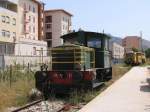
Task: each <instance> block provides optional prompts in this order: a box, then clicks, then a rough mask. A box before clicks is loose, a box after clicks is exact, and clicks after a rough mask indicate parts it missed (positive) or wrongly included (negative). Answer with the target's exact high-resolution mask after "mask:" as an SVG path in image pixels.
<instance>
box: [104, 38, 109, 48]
mask: <svg viewBox="0 0 150 112" xmlns="http://www.w3.org/2000/svg"><path fill="white" fill-rule="evenodd" d="M108 45H109V40H108V39H105V50H108V49H109V46H108Z"/></svg>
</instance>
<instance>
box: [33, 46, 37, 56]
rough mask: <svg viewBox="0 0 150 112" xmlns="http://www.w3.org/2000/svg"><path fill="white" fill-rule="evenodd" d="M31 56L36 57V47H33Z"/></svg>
mask: <svg viewBox="0 0 150 112" xmlns="http://www.w3.org/2000/svg"><path fill="white" fill-rule="evenodd" d="M33 55H36V47H33Z"/></svg>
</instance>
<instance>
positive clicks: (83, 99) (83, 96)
mask: <svg viewBox="0 0 150 112" xmlns="http://www.w3.org/2000/svg"><path fill="white" fill-rule="evenodd" d="M130 68H131V67H130V66H126V65H114V66H113V68H112V69H113V73H112V75H113V78H112V79H111V80H110V81H108V82H105V85H104V86H103V87H101V88H98V89H97V90H93V91H88V92H86V93H85V92H80V93H77V92H74V93H72V95H71V97H70V99H69V102H70V103H73V104H79V103H88V102H89V101H91V100H92V99H93V98H95V97H96V96H97V95H99V94H100V93H101V92H103V91H104V90H105V89H107V87H109V86H110V85H111V84H113V83H114V82H115V81H116V80H118V79H119V78H121V77H122V76H123V75H124V74H125V73H126V72H128V71H129V70H130Z"/></svg>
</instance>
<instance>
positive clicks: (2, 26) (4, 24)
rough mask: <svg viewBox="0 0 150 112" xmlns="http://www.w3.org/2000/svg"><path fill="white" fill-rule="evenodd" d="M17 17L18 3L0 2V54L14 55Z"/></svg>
mask: <svg viewBox="0 0 150 112" xmlns="http://www.w3.org/2000/svg"><path fill="white" fill-rule="evenodd" d="M17 16H18V15H17V3H16V2H14V1H13V0H12V1H0V54H14V49H15V41H16V38H17V33H18V32H17V21H18V20H17Z"/></svg>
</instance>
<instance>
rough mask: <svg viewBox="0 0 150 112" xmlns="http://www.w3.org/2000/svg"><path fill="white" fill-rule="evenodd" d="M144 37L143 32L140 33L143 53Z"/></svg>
mask: <svg viewBox="0 0 150 112" xmlns="http://www.w3.org/2000/svg"><path fill="white" fill-rule="evenodd" d="M142 37H143V32H142V31H140V38H141V51H142V52H143V43H142V42H143V39H142Z"/></svg>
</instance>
